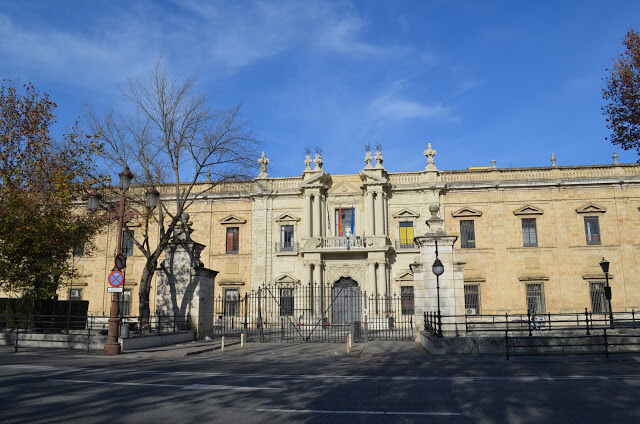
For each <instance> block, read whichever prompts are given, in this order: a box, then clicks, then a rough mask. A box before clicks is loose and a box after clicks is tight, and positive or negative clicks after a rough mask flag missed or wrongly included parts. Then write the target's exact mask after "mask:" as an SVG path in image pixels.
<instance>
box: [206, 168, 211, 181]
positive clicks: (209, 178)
mask: <svg viewBox="0 0 640 424" xmlns="http://www.w3.org/2000/svg"><path fill="white" fill-rule="evenodd" d="M207 181H211V170H210V169H207Z"/></svg>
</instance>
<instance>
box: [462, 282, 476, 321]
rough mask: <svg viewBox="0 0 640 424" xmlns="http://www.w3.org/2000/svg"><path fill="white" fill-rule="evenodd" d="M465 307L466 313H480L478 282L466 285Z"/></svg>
mask: <svg viewBox="0 0 640 424" xmlns="http://www.w3.org/2000/svg"><path fill="white" fill-rule="evenodd" d="M464 309H465V314H466V315H478V314H479V313H480V287H479V286H478V285H477V284H465V285H464Z"/></svg>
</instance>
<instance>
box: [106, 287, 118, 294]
mask: <svg viewBox="0 0 640 424" xmlns="http://www.w3.org/2000/svg"><path fill="white" fill-rule="evenodd" d="M107 293H122V287H107Z"/></svg>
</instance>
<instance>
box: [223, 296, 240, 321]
mask: <svg viewBox="0 0 640 424" xmlns="http://www.w3.org/2000/svg"><path fill="white" fill-rule="evenodd" d="M239 306H240V293H239V292H238V289H225V291H224V314H225V315H226V316H231V317H235V316H238V313H239V310H240V307H239Z"/></svg>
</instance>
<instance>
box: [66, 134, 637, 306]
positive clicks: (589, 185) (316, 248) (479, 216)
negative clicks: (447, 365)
mask: <svg viewBox="0 0 640 424" xmlns="http://www.w3.org/2000/svg"><path fill="white" fill-rule="evenodd" d="M424 155H425V157H426V167H425V168H424V169H423V170H421V171H416V172H389V171H387V170H386V169H385V168H384V158H383V155H382V153H381V152H380V151H377V152H367V153H366V155H365V158H364V164H363V166H362V168H361V169H360V170H359V171H358V172H357V173H354V174H346V175H331V174H330V173H329V172H327V171H326V170H325V167H324V163H323V160H322V157H321V156H320V155H318V154H316V155H315V157H313V158H312V157H311V156H310V155H307V157H306V159H305V161H304V168H303V170H302V173H301V175H300V176H296V177H288V178H270V177H269V176H268V172H267V165H268V163H269V160H268V159H267V158H266V156H265V155H264V154H263V157H262V158H261V159H260V161H259V162H260V166H261V172H260V174H259V175H258V176H257V178H256V180H255V181H254V182H253V183H251V184H245V185H242V186H241V185H236V186H235V187H229V186H226V187H223V186H221V187H218V188H216V190H214V191H213V192H211V193H209V194H207V195H206V196H204V197H203V198H202V199H199V200H198V201H196V202H195V203H194V205H193V206H192V207H191V208H190V209H189V211H188V212H189V215H190V217H191V220H192V221H193V229H194V230H195V231H194V232H193V235H192V237H193V239H194V240H195V241H197V242H199V243H202V244H203V245H205V247H204V250H203V251H202V254H201V260H202V261H203V263H204V266H205V267H207V268H210V269H213V270H216V271H218V272H219V274H218V276H217V279H216V286H215V290H214V292H215V296H223V297H225V296H226V297H228V298H233V297H240V296H242V295H243V294H244V293H246V292H247V291H250V290H252V289H256V288H257V287H258V286H259V285H261V284H263V283H266V284H281V283H286V284H308V283H313V284H326V285H332V284H334V283H335V282H336V281H338V280H340V279H341V278H343V279H344V278H348V279H351V280H352V281H353V282H355V283H357V285H358V287H359V288H360V290H362V291H366V292H367V294H369V295H382V296H384V295H391V294H402V295H405V296H406V297H407V298H409V297H411V298H412V299H414V298H415V299H417V298H418V297H419V296H421V295H422V294H423V293H424V290H423V289H422V288H421V287H419V286H420V284H424V282H418V281H415V280H414V278H415V275H416V273H415V272H414V271H415V270H414V264H415V263H416V261H417V258H418V257H419V255H420V254H421V252H420V250H419V248H418V246H417V244H416V243H415V242H414V238H415V237H419V236H422V235H424V234H425V233H428V232H429V231H430V228H429V225H428V224H427V220H428V219H430V218H433V219H439V220H442V225H443V229H444V231H445V232H446V234H447V235H448V236H451V237H450V240H451V241H452V249H451V252H450V255H451V258H450V261H449V262H448V263H450V264H451V266H452V267H454V268H455V270H452V271H454V272H455V273H456V276H457V277H456V278H458V279H462V280H463V285H464V292H463V293H462V292H461V293H458V294H457V296H459V297H460V296H463V297H464V302H463V303H464V305H465V308H464V310H465V312H466V313H468V314H479V313H482V314H495V313H504V312H509V313H521V312H526V310H527V309H534V310H538V311H542V312H552V313H554V312H569V311H580V310H584V308H585V307H586V308H588V309H590V310H594V311H595V310H598V309H599V308H602V307H603V305H602V294H601V293H602V284H603V282H604V276H603V274H602V272H601V271H600V267H599V261H600V259H601V258H602V257H606V258H607V259H608V260H609V261H610V262H611V271H610V273H611V285H612V289H613V309H614V310H616V311H627V310H631V309H637V308H639V307H640V278H639V277H638V275H639V274H640V259H639V258H640V242H639V241H638V240H640V237H639V236H640V165H637V164H620V163H617V160H616V159H614V163H611V164H607V165H595V166H557V165H556V163H555V159H552V164H551V166H548V167H536V168H497V167H495V165H493V166H490V167H480V168H469V169H467V170H454V171H443V170H438V168H437V167H436V163H435V156H436V151H435V150H434V149H433V148H432V147H431V145H428V147H427V149H426V150H425V151H424ZM167 196H168V195H167ZM433 205H437V206H438V207H437V208H435V209H434V208H433V207H432V206H433ZM434 210H435V212H434ZM434 214H435V215H434ZM115 239H116V234H115V231H114V226H111V227H109V228H108V229H106V230H105V231H104V233H103V234H102V235H100V236H99V237H98V239H97V240H96V244H97V246H98V249H97V251H96V252H95V253H94V254H93V255H92V256H84V257H76V258H75V260H77V261H78V264H79V266H80V271H81V272H82V273H83V274H84V277H81V278H79V279H78V281H74V282H73V288H76V289H80V290H81V293H80V296H81V297H82V298H84V299H87V300H89V301H90V306H89V310H90V312H92V313H96V314H101V313H106V312H107V310H108V303H109V302H108V299H109V298H108V296H107V293H106V287H105V286H106V283H105V281H106V276H107V274H108V272H109V271H110V270H111V267H112V262H111V261H112V259H111V258H112V253H113V250H114V243H115ZM131 253H132V255H130V257H129V262H128V268H127V275H126V284H127V286H126V288H128V289H130V290H131V292H130V294H131V304H130V305H129V308H130V312H131V313H132V314H136V313H137V290H136V287H137V281H138V279H139V276H140V274H141V271H142V266H143V265H144V258H143V257H141V255H140V254H139V253H138V254H136V252H135V249H134V251H133V252H131ZM422 255H423V257H424V252H423V253H422ZM153 284H154V287H155V281H154V283H153ZM69 289H70V287H66V288H64V289H62V291H63V293H61V294H62V296H61V297H62V298H65V297H66V296H67V295H69V293H71V291H70V290H69ZM154 292H155V289H152V299H151V302H150V303H151V304H152V305H155V299H154V297H153V296H154V295H155V294H154ZM74 294H75V295H78V292H77V291H76V292H74ZM416 301H418V300H416ZM416 312H418V311H417V310H416Z"/></svg>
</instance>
